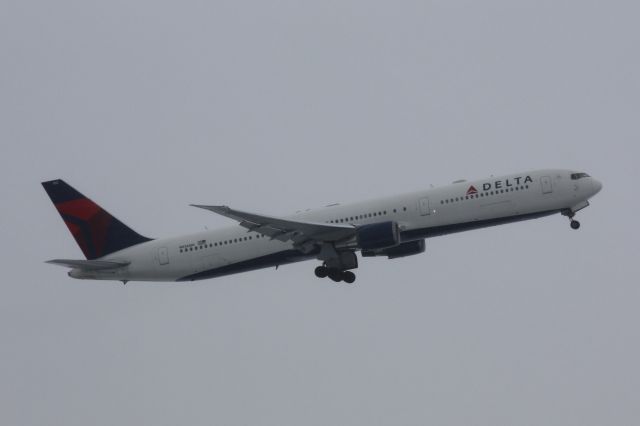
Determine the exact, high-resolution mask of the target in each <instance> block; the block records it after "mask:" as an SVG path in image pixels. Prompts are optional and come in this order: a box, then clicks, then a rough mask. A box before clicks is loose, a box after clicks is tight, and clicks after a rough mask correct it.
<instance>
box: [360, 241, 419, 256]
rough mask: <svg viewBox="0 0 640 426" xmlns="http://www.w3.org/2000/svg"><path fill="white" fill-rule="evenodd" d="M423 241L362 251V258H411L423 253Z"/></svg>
mask: <svg viewBox="0 0 640 426" xmlns="http://www.w3.org/2000/svg"><path fill="white" fill-rule="evenodd" d="M424 250H425V243H424V240H417V241H409V242H406V243H402V244H400V245H397V246H395V247H388V248H384V249H379V250H362V252H361V254H362V257H373V256H387V257H388V258H389V259H395V258H397V257H405V256H412V255H414V254H420V253H424Z"/></svg>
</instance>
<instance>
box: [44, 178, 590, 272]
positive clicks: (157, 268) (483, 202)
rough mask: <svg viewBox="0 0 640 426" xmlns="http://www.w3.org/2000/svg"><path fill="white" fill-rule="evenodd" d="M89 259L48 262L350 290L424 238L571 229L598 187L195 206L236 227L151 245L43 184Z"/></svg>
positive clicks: (488, 188)
mask: <svg viewBox="0 0 640 426" xmlns="http://www.w3.org/2000/svg"><path fill="white" fill-rule="evenodd" d="M42 185H43V187H44V189H45V191H46V192H47V194H48V195H49V197H50V198H51V201H52V202H53V204H54V205H55V207H56V209H57V210H58V212H59V213H60V215H61V216H62V219H63V221H64V222H65V224H66V225H67V227H68V228H69V231H70V232H71V234H72V235H73V237H74V239H75V240H76V243H77V244H78V246H80V249H81V250H82V252H83V254H84V256H85V259H54V260H49V261H48V262H47V263H51V264H55V265H61V266H65V267H68V268H71V270H70V271H69V272H68V275H69V276H70V277H72V278H78V279H91V280H117V281H122V283H123V284H126V283H127V282H129V281H194V280H201V279H207V278H214V277H221V276H224V275H228V274H234V273H239V272H246V271H251V270H256V269H260V268H269V267H276V268H277V267H278V266H280V265H285V264H289V263H293V262H299V261H303V260H310V259H316V260H318V261H320V262H321V264H320V265H318V266H317V267H316V268H315V275H316V276H317V277H319V278H325V277H328V278H330V279H331V280H333V281H335V282H345V283H349V284H351V283H353V282H354V281H355V279H356V276H355V274H354V273H353V270H354V269H356V268H358V256H357V254H356V253H357V252H360V256H361V257H363V258H364V257H372V256H384V257H387V258H388V259H396V258H401V257H405V256H411V255H416V254H420V253H423V252H424V251H425V239H427V238H432V237H436V236H441V235H447V234H452V233H456V232H462V231H469V230H473V229H479V228H485V227H490V226H495V225H502V224H507V223H513V222H518V221H523V220H528V219H536V218H541V217H545V216H549V215H553V214H557V213H560V214H562V215H564V216H567V217H568V218H569V220H570V225H571V228H572V229H578V228H579V227H580V223H579V222H578V221H577V220H575V219H574V216H575V214H576V213H577V212H578V211H580V210H582V209H583V208H585V207H587V206H589V199H590V198H591V197H593V196H594V195H596V194H597V193H598V192H599V191H600V190H601V189H602V184H601V183H600V182H599V181H598V180H596V179H594V178H592V177H590V176H589V175H588V174H587V173H584V172H576V171H571V170H562V169H546V170H536V171H529V172H524V173H516V174H511V175H506V176H500V177H490V178H486V179H481V180H476V181H471V182H467V181H466V180H457V181H455V182H453V183H452V184H450V185H447V186H443V187H439V188H432V189H427V190H423V191H417V192H412V193H407V194H402V195H394V196H390V197H386V198H378V199H374V200H369V201H363V202H356V203H349V204H329V205H327V206H325V207H321V208H317V209H310V210H305V211H302V212H298V213H296V214H293V215H289V216H286V217H277V216H269V215H264V214H259V213H252V212H247V211H243V210H236V209H233V208H230V207H228V206H223V205H202V204H192V206H194V207H198V208H201V209H204V210H207V211H211V212H213V213H217V214H219V215H222V216H225V217H227V218H229V219H231V220H233V221H235V222H237V224H236V225H235V226H230V227H227V228H224V229H218V230H207V231H203V232H198V233H193V234H189V235H184V236H178V237H173V238H161V239H152V238H147V237H145V236H142V235H140V234H138V233H137V232H136V231H134V230H133V229H131V228H129V227H128V226H127V225H125V224H124V223H122V222H121V221H119V220H118V219H116V218H115V217H113V216H112V215H110V214H109V213H108V212H107V211H106V210H104V209H103V208H102V207H100V206H99V205H98V204H96V203H94V202H93V201H91V200H90V199H89V198H87V197H85V196H84V195H82V194H81V193H80V192H78V191H77V190H75V189H74V188H72V187H71V186H70V185H68V184H67V183H65V182H64V181H63V180H61V179H56V180H51V181H47V182H43V183H42Z"/></svg>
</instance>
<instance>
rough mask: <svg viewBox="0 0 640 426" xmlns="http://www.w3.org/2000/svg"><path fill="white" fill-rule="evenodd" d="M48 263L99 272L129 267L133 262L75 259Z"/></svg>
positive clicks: (54, 260) (55, 260) (48, 261)
mask: <svg viewBox="0 0 640 426" xmlns="http://www.w3.org/2000/svg"><path fill="white" fill-rule="evenodd" d="M46 263H51V264H52V265H60V266H66V267H67V268H78V269H83V270H85V271H98V270H101V269H115V268H121V267H123V266H127V265H128V264H130V263H131V262H114V261H111V260H109V261H107V260H74V259H53V260H47V262H46Z"/></svg>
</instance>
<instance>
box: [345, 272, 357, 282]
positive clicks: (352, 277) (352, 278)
mask: <svg viewBox="0 0 640 426" xmlns="http://www.w3.org/2000/svg"><path fill="white" fill-rule="evenodd" d="M342 280H343V281H344V282H345V283H347V284H353V283H354V282H355V280H356V274H354V273H353V272H351V271H344V272H343V273H342Z"/></svg>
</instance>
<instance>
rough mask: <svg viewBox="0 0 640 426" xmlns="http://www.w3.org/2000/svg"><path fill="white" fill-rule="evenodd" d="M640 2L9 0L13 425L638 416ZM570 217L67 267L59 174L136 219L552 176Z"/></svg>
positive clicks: (4, 321) (208, 218)
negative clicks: (231, 264)
mask: <svg viewBox="0 0 640 426" xmlns="http://www.w3.org/2000/svg"><path fill="white" fill-rule="evenodd" d="M639 16H640V6H639V4H638V2H636V1H607V2H604V1H601V2H592V1H558V0H554V1H511V0H509V1H483V2H479V1H466V2H457V1H408V2H402V1H400V2H397V1H394V2H391V1H390V2H379V1H353V0H339V1H327V0H323V1H314V2H306V1H273V2H268V1H225V2H222V1H204V0H202V1H180V2H177V1H176V2H169V1H150V0H147V1H137V0H136V1H132V0H113V1H108V2H105V1H102V2H92V1H69V0H61V1H55V2H51V1H23V0H19V1H18V0H4V1H2V2H1V3H0V64H1V67H0V146H1V148H2V151H1V154H2V155H0V178H1V179H2V182H3V184H2V185H0V197H1V199H2V203H1V206H2V220H1V221H0V239H1V241H2V244H0V257H1V259H2V265H3V272H4V277H3V279H2V285H1V289H2V293H1V294H2V295H1V297H0V423H1V424H4V425H66V426H68V425H83V426H84V425H87V424H91V425H113V424H119V425H129V424H131V425H133V424H136V425H138V424H140V425H176V424H190V425H234V426H235V425H278V426H281V425H328V424H335V425H425V424H434V425H460V426H463V425H464V426H468V425H487V426H495V425H563V426H566V425H581V426H584V425H594V426H595V425H598V426H601V425H605V424H615V425H636V424H638V422H639V421H640V368H639V367H638V360H640V331H639V330H640V328H639V323H640V288H639V286H638V279H637V265H638V260H639V259H640V256H639V255H640V253H639V252H640V249H639V241H638V224H637V214H638V210H639V208H640V205H639V204H640V203H639V202H638V197H637V196H636V195H635V192H636V191H637V185H638V177H639V176H638V175H639V173H638V158H639V154H640V149H639V148H638V143H639V141H640V77H639V76H640V55H639V54H640V30H639V29H638V28H639V26H638V17H639ZM546 167H560V168H572V169H576V170H582V171H586V172H588V173H590V174H592V175H593V176H595V177H596V178H598V179H599V180H601V181H602V182H603V184H604V189H603V191H602V192H601V193H600V194H598V196H597V197H595V198H594V199H593V202H592V206H591V207H589V208H588V209H586V210H584V211H581V212H580V213H579V215H578V219H579V220H580V221H581V222H582V228H581V229H580V230H579V231H577V232H576V231H573V230H571V229H570V228H569V223H568V220H567V219H566V218H564V217H561V216H559V215H558V216H552V217H548V218H545V219H540V220H537V221H530V222H526V223H519V224H513V225H506V226H503V227H498V228H493V229H485V230H479V231H472V232H468V233H463V234H458V235H453V236H448V237H439V238H435V239H431V240H428V241H427V252H426V253H424V254H422V255H420V256H413V257H409V258H405V259H398V260H394V261H389V260H386V259H365V260H363V261H361V263H360V268H359V270H358V271H357V272H358V281H357V282H356V285H354V286H348V285H344V284H335V283H333V282H331V281H329V280H319V279H317V278H315V276H314V275H313V268H314V267H315V266H316V262H305V263H299V264H295V265H290V266H286V267H282V268H279V269H278V270H277V271H276V270H274V269H267V270H261V271H255V272H250V273H246V274H240V275H234V276H229V277H224V278H219V279H214V280H207V281H200V282H196V283H180V284H166V283H165V284H153V283H134V282H132V283H129V284H128V285H127V286H122V285H121V284H120V283H117V282H113V283H112V282H91V281H77V280H73V279H71V278H69V277H67V275H66V271H65V270H64V269H63V268H59V267H55V266H52V265H48V264H44V263H43V262H44V261H45V260H47V259H51V258H81V256H82V253H81V252H80V250H79V249H78V247H77V246H76V245H75V242H74V241H73V239H72V238H71V236H70V235H69V233H68V231H67V229H66V227H65V226H64V224H63V222H62V221H61V220H60V217H59V216H58V214H57V213H56V211H55V209H54V208H53V207H52V205H51V204H50V201H49V199H48V198H47V196H46V194H45V192H44V191H43V190H42V188H41V186H40V184H39V183H40V182H41V181H42V180H49V179H53V178H58V177H62V178H64V179H66V180H67V181H68V182H69V183H71V184H72V185H74V186H76V187H77V188H78V189H79V190H80V191H81V192H83V193H85V194H86V195H87V196H89V197H91V198H93V199H94V200H95V201H97V202H98V203H100V204H101V205H103V206H104V207H105V208H107V209H108V210H109V211H110V212H111V213H113V214H114V215H116V216H118V218H119V219H121V220H122V221H123V222H125V223H127V224H128V225H130V226H131V227H132V228H134V229H136V230H137V231H139V232H140V233H142V234H144V235H148V236H150V237H163V236H173V235H179V234H181V233H188V232H193V231H198V230H202V229H204V228H205V227H208V228H209V229H212V228H215V227H219V226H226V225H229V224H230V223H231V222H230V221H229V220H228V219H225V218H223V217H218V216H216V215H213V214H211V213H208V212H205V211H202V210H198V209H194V208H192V207H188V204H189V203H204V204H218V203H224V204H229V205H232V206H234V207H237V208H241V209H246V210H251V211H256V212H263V213H267V214H285V213H289V212H292V211H295V210H297V209H300V208H307V207H313V206H320V205H325V204H328V203H330V202H335V201H349V200H358V199H363V198H369V197H376V196H383V195H388V194H394V193H397V192H405V191H410V190H417V189H420V188H425V187H428V186H429V185H431V184H433V185H443V184H447V183H449V182H451V181H453V180H455V179H459V178H468V179H475V178H483V177H485V176H488V175H491V174H506V173H512V172H519V171H525V170H529V169H536V168H546Z"/></svg>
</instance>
